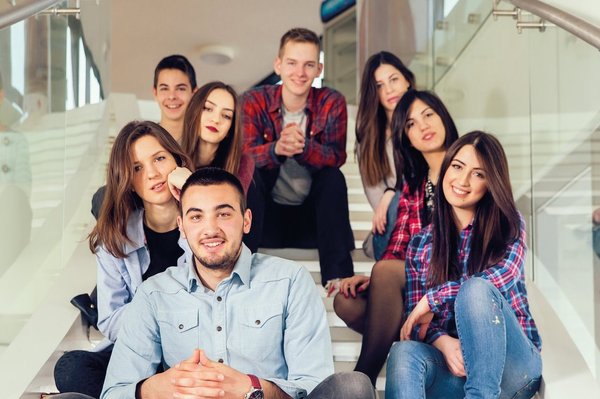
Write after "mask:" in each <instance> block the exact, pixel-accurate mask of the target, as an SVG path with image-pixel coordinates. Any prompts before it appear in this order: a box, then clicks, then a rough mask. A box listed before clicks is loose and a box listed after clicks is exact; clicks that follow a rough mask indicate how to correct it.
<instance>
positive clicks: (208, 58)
mask: <svg viewBox="0 0 600 399" xmlns="http://www.w3.org/2000/svg"><path fill="white" fill-rule="evenodd" d="M199 56H200V60H201V61H202V62H205V63H207V64H210V65H223V64H228V63H230V62H231V61H232V60H233V56H234V54H233V49H232V48H231V47H228V46H223V45H220V44H215V45H209V46H202V47H201V48H200V50H199Z"/></svg>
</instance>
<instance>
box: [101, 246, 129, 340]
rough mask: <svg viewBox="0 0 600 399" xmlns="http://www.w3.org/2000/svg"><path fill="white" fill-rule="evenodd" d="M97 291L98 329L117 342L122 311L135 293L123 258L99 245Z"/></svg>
mask: <svg viewBox="0 0 600 399" xmlns="http://www.w3.org/2000/svg"><path fill="white" fill-rule="evenodd" d="M96 263H97V265H98V270H97V281H96V284H97V292H98V329H99V330H100V332H101V333H102V334H103V335H104V336H105V337H107V338H108V339H110V340H111V341H112V342H115V340H116V339H117V333H118V332H119V329H120V328H121V319H122V312H123V310H124V309H125V305H127V304H128V303H129V302H130V301H131V297H132V296H133V293H131V292H130V291H129V289H128V287H127V284H126V282H125V279H124V277H123V275H122V274H121V272H120V271H121V270H124V269H125V266H124V261H123V259H119V258H116V257H114V256H113V255H111V254H110V253H109V252H107V251H106V250H105V249H104V248H102V247H99V248H98V251H97V253H96Z"/></svg>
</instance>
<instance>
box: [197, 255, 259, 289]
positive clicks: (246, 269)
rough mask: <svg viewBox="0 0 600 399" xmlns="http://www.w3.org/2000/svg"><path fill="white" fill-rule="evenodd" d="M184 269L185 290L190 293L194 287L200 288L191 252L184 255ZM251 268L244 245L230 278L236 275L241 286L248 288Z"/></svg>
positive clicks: (200, 283) (200, 284)
mask: <svg viewBox="0 0 600 399" xmlns="http://www.w3.org/2000/svg"><path fill="white" fill-rule="evenodd" d="M186 255H187V256H186V259H185V263H186V267H187V271H188V272H187V282H188V284H187V289H188V292H192V291H193V290H194V287H195V286H201V287H203V285H202V282H201V281H200V277H199V276H198V273H197V272H196V268H195V267H194V260H193V259H194V254H193V253H192V251H190V252H189V253H187V254H186ZM251 266H252V253H251V252H250V250H249V249H248V247H246V245H245V244H242V252H241V253H240V257H239V258H238V260H237V262H235V266H233V271H232V272H231V276H230V277H229V278H232V277H233V275H237V276H238V277H239V279H240V281H241V282H242V284H244V285H246V286H248V287H250V267H251Z"/></svg>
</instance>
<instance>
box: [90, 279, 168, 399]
mask: <svg viewBox="0 0 600 399" xmlns="http://www.w3.org/2000/svg"><path fill="white" fill-rule="evenodd" d="M124 316H125V317H126V318H127V323H124V324H123V326H122V328H121V331H120V332H119V339H118V340H117V342H116V343H115V346H114V349H113V352H112V355H111V358H110V363H109V365H108V370H107V371H106V379H105V380H104V387H103V389H102V395H101V396H100V399H131V398H135V389H136V385H137V384H138V383H139V382H140V381H142V380H144V379H146V378H148V377H151V376H153V375H154V374H156V370H157V368H158V365H159V364H160V362H161V359H162V350H161V346H160V334H159V329H158V323H157V321H156V317H155V311H154V309H153V306H152V304H151V302H150V299H149V296H148V294H147V293H146V292H144V290H143V289H140V290H138V293H137V294H136V296H135V297H134V299H133V301H131V303H130V304H129V305H128V306H127V309H126V310H125V314H124Z"/></svg>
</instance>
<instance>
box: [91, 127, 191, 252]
mask: <svg viewBox="0 0 600 399" xmlns="http://www.w3.org/2000/svg"><path fill="white" fill-rule="evenodd" d="M143 136H153V137H155V138H156V139H157V140H158V142H159V143H160V145H161V146H162V147H163V148H164V149H165V150H166V151H168V152H169V153H171V155H173V157H174V158H175V162H176V163H177V166H188V165H190V164H191V161H190V159H189V157H188V156H187V154H186V153H185V152H184V151H183V150H182V149H181V147H180V146H179V144H177V141H175V139H174V138H173V137H172V136H171V135H170V134H169V133H168V132H167V131H166V130H165V129H164V128H163V127H161V126H160V125H158V124H157V123H154V122H149V121H133V122H129V123H128V124H127V125H125V126H124V127H123V129H121V131H120V132H119V134H118V135H117V138H116V140H115V142H114V144H113V146H112V150H111V152H110V158H109V161H108V170H107V174H106V191H105V194H104V200H103V202H102V207H101V208H100V215H99V217H98V221H97V223H96V227H94V229H93V230H92V232H91V233H90V235H89V236H88V240H89V247H90V250H91V251H92V252H93V253H96V251H97V248H98V246H100V245H103V246H104V248H106V250H107V251H108V252H110V253H111V254H112V255H113V256H115V257H117V258H124V257H125V256H126V254H125V252H124V251H123V248H124V245H125V243H131V240H130V239H129V237H127V222H128V220H129V216H130V215H131V213H132V212H133V211H134V210H135V209H136V208H137V207H138V206H139V205H138V204H140V203H141V199H140V197H139V196H138V195H137V194H136V193H135V192H134V191H133V160H132V148H133V145H134V143H135V142H136V141H137V140H138V139H139V138H140V137H143Z"/></svg>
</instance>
